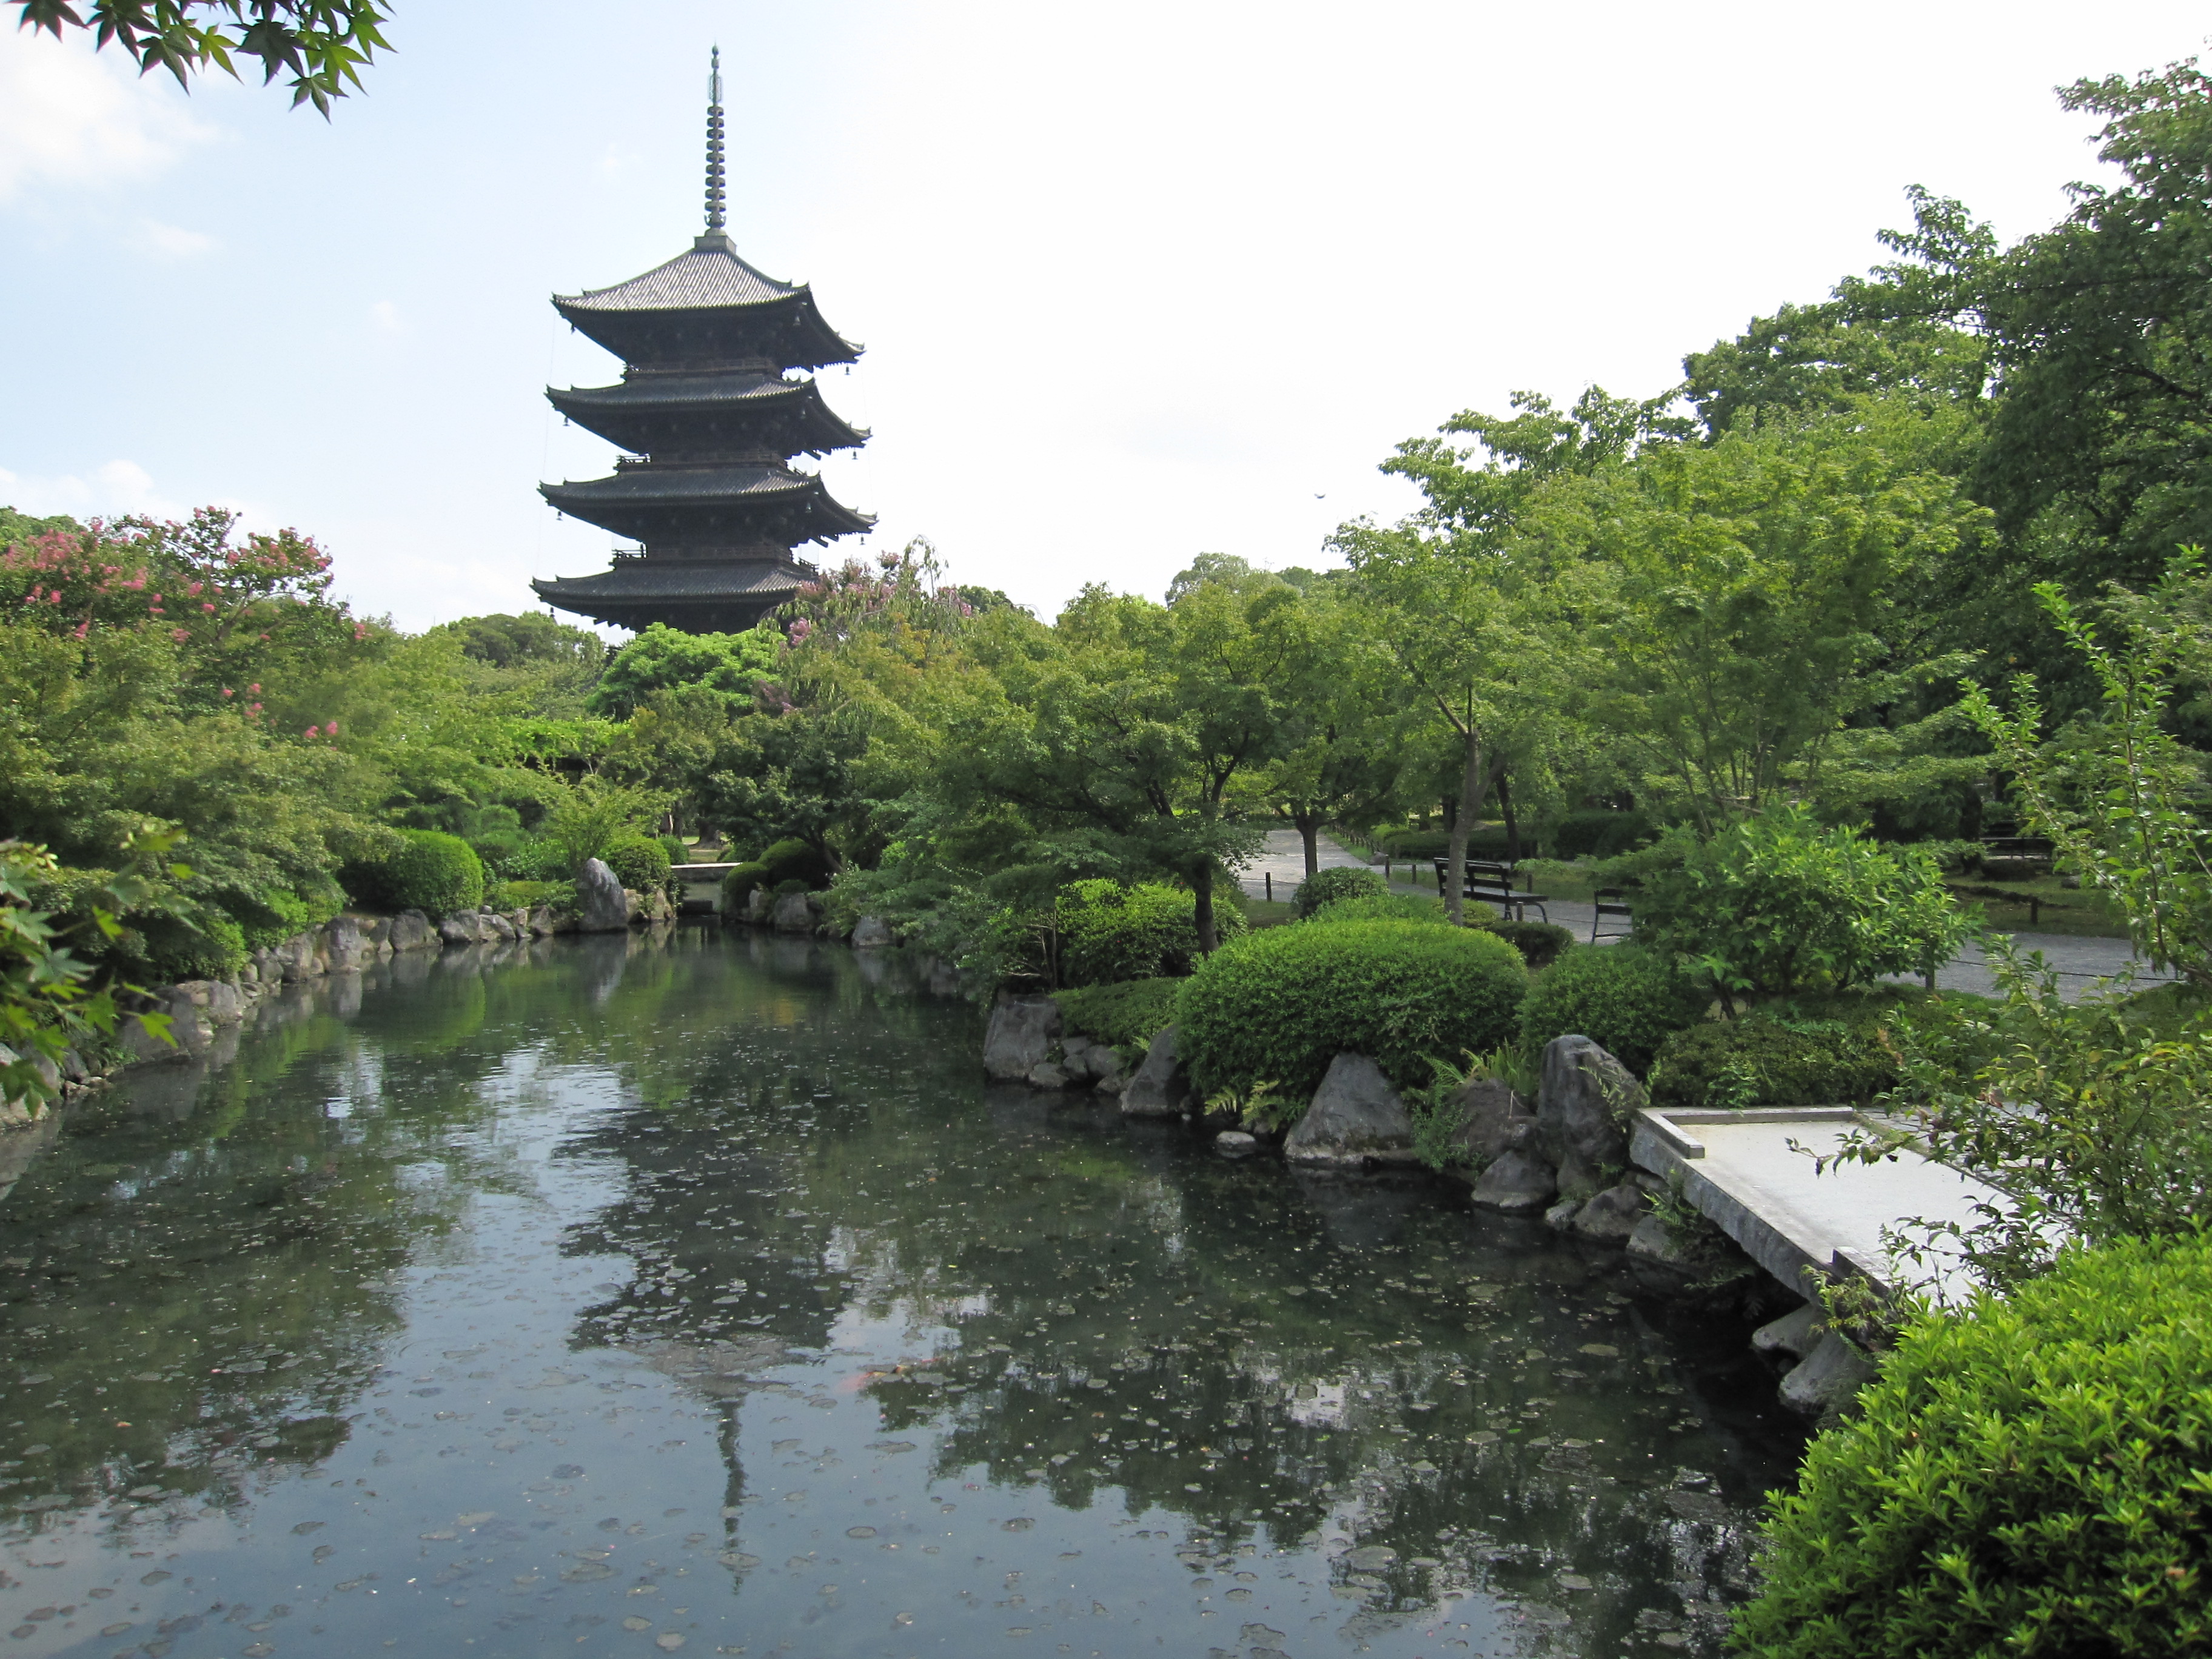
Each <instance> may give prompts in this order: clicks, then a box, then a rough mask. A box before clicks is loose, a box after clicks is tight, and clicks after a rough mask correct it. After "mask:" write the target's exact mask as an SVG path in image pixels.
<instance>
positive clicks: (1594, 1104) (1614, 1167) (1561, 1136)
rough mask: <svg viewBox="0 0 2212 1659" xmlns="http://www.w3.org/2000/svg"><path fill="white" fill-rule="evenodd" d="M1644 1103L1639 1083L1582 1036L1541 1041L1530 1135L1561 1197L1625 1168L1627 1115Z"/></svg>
mask: <svg viewBox="0 0 2212 1659" xmlns="http://www.w3.org/2000/svg"><path fill="white" fill-rule="evenodd" d="M1643 1104H1644V1085H1642V1084H1640V1083H1638V1081H1637V1080H1636V1079H1635V1077H1634V1076H1633V1075H1632V1073H1630V1071H1629V1069H1628V1068H1627V1067H1626V1066H1623V1065H1622V1064H1621V1063H1620V1061H1619V1060H1615V1059H1614V1058H1613V1056H1612V1055H1611V1054H1607V1053H1606V1051H1605V1050H1604V1049H1602V1048H1599V1047H1598V1046H1597V1044H1596V1043H1595V1042H1591V1041H1590V1040H1589V1038H1588V1037H1586V1036H1561V1037H1553V1039H1552V1040H1551V1042H1547V1043H1546V1044H1545V1045H1544V1081H1543V1086H1542V1089H1541V1091H1540V1092H1539V1094H1538V1096H1537V1100H1536V1135H1537V1139H1538V1143H1539V1144H1540V1145H1541V1147H1542V1149H1543V1152H1544V1155H1545V1156H1546V1157H1547V1158H1550V1159H1551V1161H1552V1166H1553V1169H1555V1170H1557V1171H1558V1172H1559V1191H1560V1193H1561V1194H1562V1195H1563V1196H1565V1197H1568V1198H1588V1197H1589V1196H1590V1195H1591V1194H1595V1193H1596V1192H1597V1191H1599V1190H1600V1189H1601V1188H1604V1187H1606V1186H1607V1185H1610V1184H1611V1182H1613V1180H1614V1179H1616V1178H1617V1177H1618V1176H1619V1175H1620V1172H1621V1171H1622V1170H1626V1168H1627V1167H1628V1120H1629V1115H1630V1114H1631V1113H1632V1112H1633V1111H1635V1110H1636V1109H1638V1107H1640V1106H1642V1105H1643Z"/></svg>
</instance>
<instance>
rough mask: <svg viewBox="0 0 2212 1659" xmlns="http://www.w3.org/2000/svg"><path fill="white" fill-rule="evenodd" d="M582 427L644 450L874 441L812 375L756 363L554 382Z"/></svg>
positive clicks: (822, 448)
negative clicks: (770, 370)
mask: <svg viewBox="0 0 2212 1659" xmlns="http://www.w3.org/2000/svg"><path fill="white" fill-rule="evenodd" d="M545 395H546V397H547V398H549V399H550V400H551V402H552V404H553V407H554V408H556V409H557V410H560V411H561V412H562V414H563V415H566V416H568V418H569V419H570V420H572V421H574V422H575V423H576V424H577V425H578V426H580V427H583V428H586V430H587V431H592V432H596V433H598V434H599V436H601V437H602V438H605V439H606V440H608V441H610V442H611V443H617V444H620V445H622V446H623V447H624V448H625V449H631V450H635V451H637V452H639V453H651V452H653V451H654V450H661V449H708V448H713V447H717V446H720V447H730V446H732V445H736V444H740V443H743V442H745V441H749V440H750V441H763V442H774V443H776V444H778V445H779V446H780V447H778V449H777V453H779V454H782V455H796V454H799V453H805V454H810V455H819V454H823V453H827V452H829V451H830V450H833V449H852V448H856V447H859V446H860V445H861V444H863V443H865V442H866V441H867V436H868V435H867V434H866V433H865V432H861V431H859V430H856V429H855V428H853V427H852V426H850V425H848V423H847V422H845V421H844V420H843V419H842V417H840V416H838V415H836V413H835V412H834V411H832V410H831V409H830V408H829V404H826V403H824V402H823V398H822V391H821V388H820V387H819V386H817V385H816V383H815V382H814V381H812V380H785V379H783V378H782V377H781V375H776V374H762V373H760V372H759V371H757V370H744V369H732V370H725V371H722V372H720V373H704V374H682V373H656V374H635V375H632V376H629V378H627V379H625V380H623V381H622V382H621V383H620V384H618V385H616V386H570V387H568V389H567V390H566V391H558V392H556V391H555V390H553V389H552V388H551V387H548V388H547V389H546V392H545Z"/></svg>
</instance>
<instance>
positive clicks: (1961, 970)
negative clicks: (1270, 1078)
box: [1243, 829, 2170, 1002]
mask: <svg viewBox="0 0 2212 1659" xmlns="http://www.w3.org/2000/svg"><path fill="white" fill-rule="evenodd" d="M1317 856H1318V860H1319V863H1320V866H1321V867H1322V869H1324V870H1329V869H1335V868H1339V867H1341V866H1350V867H1352V868H1354V869H1365V868H1367V867H1368V866H1367V865H1366V864H1365V862H1364V860H1360V859H1356V858H1354V857H1353V856H1352V854H1349V853H1347V852H1346V851H1345V850H1344V848H1341V847H1340V846H1338V845H1337V844H1336V843H1335V842H1333V841H1331V840H1330V839H1329V838H1328V836H1322V838H1321V845H1320V848H1319V849H1318V854H1317ZM1376 872H1377V873H1378V874H1379V873H1381V871H1380V866H1376ZM1391 873H1392V875H1393V876H1395V877H1398V878H1399V879H1397V880H1395V881H1394V882H1393V884H1392V890H1393V891H1395V892H1403V893H1416V892H1426V893H1433V892H1435V890H1436V887H1435V883H1434V878H1433V877H1432V875H1431V871H1430V868H1429V866H1426V865H1415V866H1407V865H1397V866H1394V867H1393V869H1392V871H1391ZM1271 876H1272V877H1273V888H1272V890H1273V894H1274V896H1275V898H1276V900H1277V901H1278V902H1287V901H1288V900H1289V898H1290V896H1291V893H1292V892H1294V891H1296V890H1297V884H1299V883H1300V882H1302V881H1304V879H1305V876H1306V863H1305V849H1304V843H1303V842H1301V841H1300V840H1299V839H1298V832H1297V830H1295V829H1270V830H1269V831H1268V832H1267V847H1266V848H1265V850H1263V851H1262V852H1261V854H1260V856H1259V857H1258V858H1256V859H1255V860H1253V861H1252V862H1251V863H1250V864H1249V865H1247V866H1245V867H1244V870H1243V885H1244V890H1245V891H1246V892H1247V893H1249V894H1250V895H1251V896H1253V897H1254V898H1264V897H1266V896H1267V893H1268V892H1269V890H1270V887H1269V884H1268V880H1267V878H1269V877H1271ZM1544 910H1545V915H1543V917H1541V918H1539V917H1538V915H1537V914H1536V912H1534V911H1533V910H1531V911H1530V912H1529V913H1528V917H1529V920H1530V921H1537V920H1540V919H1541V920H1546V921H1552V922H1555V923H1557V924H1558V925H1559V927H1564V928H1565V929H1566V930H1567V931H1568V932H1569V933H1572V934H1573V935H1574V936H1575V937H1576V938H1577V939H1582V940H1585V941H1587V940H1588V939H1589V937H1590V927H1591V923H1592V922H1593V921H1595V920H1596V915H1597V912H1596V908H1595V906H1594V905H1593V904H1592V903H1591V902H1589V900H1587V899H1565V898H1562V899H1554V900H1553V901H1552V902H1549V903H1548V904H1547V905H1546V906H1545V907H1544ZM1606 925H1607V929H1608V932H1607V937H1606V938H1605V939H1601V940H1600V941H1599V942H1600V943H1601V944H1605V943H1609V942H1612V940H1613V939H1614V938H1615V937H1616V936H1615V935H1613V933H1611V932H1610V930H1611V929H1613V928H1616V927H1620V918H1619V917H1617V916H1608V917H1607V918H1606ZM2012 938H2013V939H2014V941H2015V943H2016V944H2017V945H2019V946H2020V948H2021V951H2041V952H2042V953H2043V956H2044V959H2045V961H2046V962H2047V963H2050V965H2051V966H2052V967H2053V968H2056V969H2057V970H2058V975H2059V985H2060V987H2061V991H2062V994H2063V995H2064V996H2065V998H2066V1000H2068V1001H2069V1002H2075V1001H2079V1000H2081V998H2083V997H2085V996H2087V995H2088V994H2089V993H2090V992H2092V991H2093V990H2094V989H2096V988H2097V987H2098V986H2099V985H2100V984H2101V983H2102V982H2104V981H2106V980H2107V979H2110V978H2112V976H2114V975H2118V974H2121V973H2123V972H2124V971H2125V970H2126V969H2127V968H2128V965H2129V964H2130V963H2131V962H2136V958H2135V957H2134V954H2133V951H2132V947H2130V945H2129V944H2128V942H2127V940H2125V939H2080V938H2076V937H2075V936H2074V935H2072V934H2069V933H2015V934H2013V935H2012ZM2136 969H2137V974H2136V977H2137V979H2138V980H2139V981H2143V982H2146V983H2154V982H2157V981H2161V980H2164V979H2166V978H2168V977H2170V975H2164V974H2155V973H2153V972H2152V971H2151V969H2150V967H2149V965H2148V963H2140V962H2136ZM1936 984H1937V985H1938V986H1939V987H1948V988H1949V989H1951V990H1956V991H1972V992H1975V993H1978V994H1981V995H1984V996H1988V995H1992V994H1995V992H1996V976H1995V975H1992V974H1991V973H1990V970H1989V968H1988V967H1987V965H1986V964H1985V963H1984V958H1983V955H1982V952H1981V951H1980V950H1979V949H1978V947H1975V946H1971V945H1970V946H1968V947H1967V949H1966V950H1965V951H1961V952H1960V954H1959V955H1958V956H1957V957H1954V959H1953V960H1952V961H1950V962H1949V963H1946V964H1945V965H1944V966H1943V968H1942V969H1940V970H1939V971H1938V972H1937V974H1936Z"/></svg>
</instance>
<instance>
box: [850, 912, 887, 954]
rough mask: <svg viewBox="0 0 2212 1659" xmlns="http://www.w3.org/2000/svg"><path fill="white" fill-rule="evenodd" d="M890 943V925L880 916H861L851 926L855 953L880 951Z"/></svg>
mask: <svg viewBox="0 0 2212 1659" xmlns="http://www.w3.org/2000/svg"><path fill="white" fill-rule="evenodd" d="M891 942H892V940H891V925H890V923H889V922H887V921H884V919H883V918H882V917H881V916H862V917H861V918H860V920H859V921H856V922H854V924H853V948H854V950H855V951H880V950H882V949H883V948H884V946H885V945H890V943H891Z"/></svg>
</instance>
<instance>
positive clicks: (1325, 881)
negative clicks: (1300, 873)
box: [1291, 864, 1389, 916]
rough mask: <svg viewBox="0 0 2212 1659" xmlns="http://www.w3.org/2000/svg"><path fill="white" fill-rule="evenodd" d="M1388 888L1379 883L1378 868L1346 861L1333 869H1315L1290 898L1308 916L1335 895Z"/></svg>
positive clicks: (1352, 895)
mask: <svg viewBox="0 0 2212 1659" xmlns="http://www.w3.org/2000/svg"><path fill="white" fill-rule="evenodd" d="M1388 892H1389V888H1388V887H1386V886H1385V885H1383V877H1382V875H1381V873H1380V872H1377V871H1374V870H1363V869H1361V868H1359V867H1358V866H1357V865H1350V864H1347V865H1343V866H1339V867H1337V868H1335V869H1333V870H1316V871H1315V872H1313V874H1311V875H1310V876H1308V877H1307V878H1305V879H1304V881H1302V882H1300V883H1299V884H1298V885H1297V891H1296V892H1294V893H1292V894H1291V903H1292V904H1295V905H1296V906H1297V909H1298V914H1299V915H1302V916H1310V915H1313V913H1314V912H1315V911H1316V910H1318V909H1320V908H1321V907H1322V905H1324V904H1334V903H1335V902H1336V901H1337V900H1339V899H1348V898H1357V897H1358V896H1360V895H1362V894H1365V893H1375V894H1382V893H1388Z"/></svg>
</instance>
